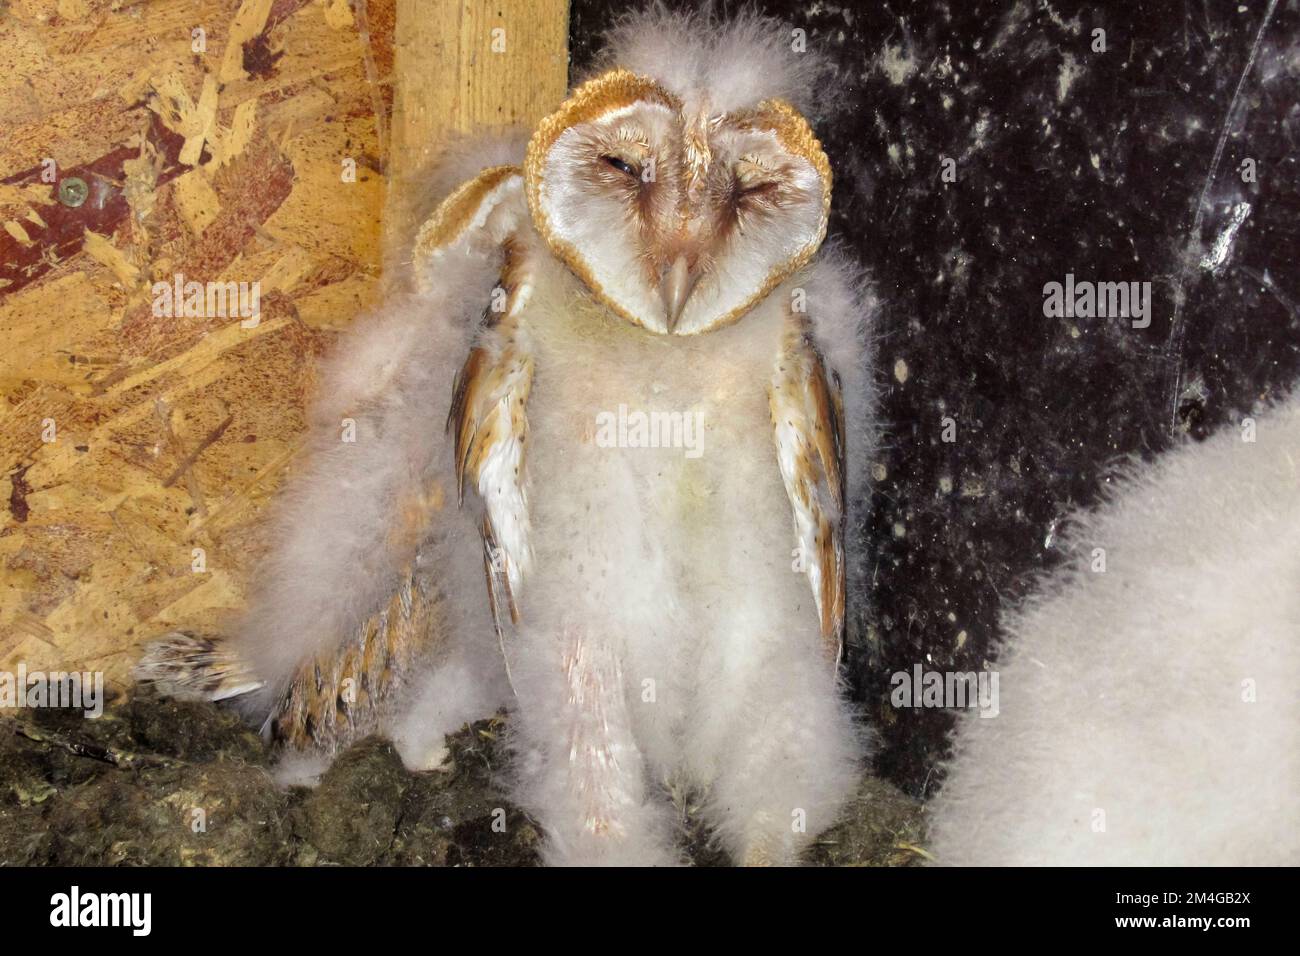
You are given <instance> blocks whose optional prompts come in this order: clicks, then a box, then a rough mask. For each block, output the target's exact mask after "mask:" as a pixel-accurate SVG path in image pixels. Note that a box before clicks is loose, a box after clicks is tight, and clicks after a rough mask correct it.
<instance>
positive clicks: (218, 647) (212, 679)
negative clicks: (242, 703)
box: [132, 631, 263, 701]
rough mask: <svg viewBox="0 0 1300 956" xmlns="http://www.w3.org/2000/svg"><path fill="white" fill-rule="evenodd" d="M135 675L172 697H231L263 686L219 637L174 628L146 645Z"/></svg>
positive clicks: (227, 698)
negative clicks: (174, 629)
mask: <svg viewBox="0 0 1300 956" xmlns="http://www.w3.org/2000/svg"><path fill="white" fill-rule="evenodd" d="M132 674H133V676H134V677H135V679H136V680H137V681H139V682H140V683H142V684H150V685H152V686H154V687H156V688H157V689H158V690H159V691H161V692H162V693H163V694H165V695H166V696H168V697H178V698H181V699H185V700H211V701H219V700H230V699H232V698H236V697H242V696H244V695H245V694H250V693H252V692H253V691H256V690H260V689H261V688H262V687H263V682H262V681H261V680H259V679H258V678H257V676H256V675H255V674H254V673H253V668H252V665H251V664H249V662H248V661H246V660H244V658H243V657H241V656H240V655H239V654H238V653H236V652H235V651H233V650H232V649H231V648H230V646H229V645H228V644H227V643H226V642H224V641H221V640H219V639H217V638H211V637H203V636H201V635H197V634H191V633H188V632H186V631H173V632H172V633H170V634H168V635H166V636H165V637H163V638H161V639H160V640H157V641H155V642H153V643H152V644H150V645H149V646H148V647H146V648H145V652H144V656H143V657H141V658H140V661H139V663H137V664H136V665H135V668H134V670H133V671H132Z"/></svg>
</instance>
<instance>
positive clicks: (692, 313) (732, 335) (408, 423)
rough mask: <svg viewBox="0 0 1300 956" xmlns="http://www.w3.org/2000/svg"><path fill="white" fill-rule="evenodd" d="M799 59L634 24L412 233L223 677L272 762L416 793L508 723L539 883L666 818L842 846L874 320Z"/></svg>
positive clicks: (365, 327) (735, 833) (777, 45)
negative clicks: (842, 246) (483, 727)
mask: <svg viewBox="0 0 1300 956" xmlns="http://www.w3.org/2000/svg"><path fill="white" fill-rule="evenodd" d="M790 38H791V34H790V31H789V30H787V29H784V28H783V27H782V26H781V25H780V24H778V23H776V22H773V21H769V20H766V19H762V18H747V19H743V20H740V21H733V22H731V23H724V24H719V23H714V22H710V21H706V20H704V19H700V18H696V17H683V16H674V15H667V14H664V13H662V12H655V13H651V14H648V15H643V16H641V17H638V18H636V19H632V20H628V21H624V22H623V23H622V24H621V25H620V26H619V27H617V28H616V29H615V31H614V32H613V34H612V36H611V37H610V42H609V47H608V51H607V55H606V62H605V66H606V68H605V69H604V70H603V71H601V72H599V73H598V74H597V75H595V76H593V77H592V78H591V79H589V80H587V81H586V82H584V83H582V84H581V85H579V86H578V87H577V88H576V89H574V91H573V93H572V95H571V96H570V98H569V99H568V100H567V101H566V102H565V103H564V104H563V105H562V106H561V107H560V108H559V109H558V110H557V111H556V112H554V113H553V114H552V115H550V116H549V117H547V118H546V119H545V120H543V121H542V122H541V124H540V125H539V126H538V127H537V129H536V130H535V131H534V132H533V134H532V136H531V138H530V139H529V141H528V143H527V146H526V148H525V149H524V150H523V151H522V154H520V153H514V154H510V155H507V156H505V157H499V156H487V155H481V156H478V157H476V159H477V161H478V162H477V165H479V166H481V167H482V168H480V169H477V170H475V171H474V173H473V174H472V175H470V176H469V177H468V178H467V180H466V181H465V182H464V183H463V184H462V185H460V186H459V187H458V188H456V189H455V190H454V191H452V192H451V194H450V195H449V196H447V197H446V198H445V199H444V200H443V202H442V203H441V205H440V206H438V208H437V210H436V211H435V212H434V214H433V215H432V216H431V217H430V218H429V219H428V220H427V221H426V222H425V224H424V226H423V228H422V229H421V230H420V233H419V237H418V239H417V241H416V243H415V248H414V251H413V254H412V256H411V265H412V274H413V280H414V287H415V288H414V291H412V292H411V293H410V294H409V295H407V296H405V297H404V298H401V299H399V300H395V301H393V302H391V303H390V304H389V305H388V306H387V307H386V308H385V309H384V310H383V312H382V313H381V314H380V315H379V316H377V317H375V318H374V319H372V320H370V321H368V322H365V323H363V324H361V325H359V327H357V328H356V329H355V330H354V331H353V332H351V333H350V335H349V337H348V338H347V340H346V341H345V342H343V343H342V345H341V347H340V350H339V352H338V355H337V357H336V359H335V360H334V364H333V366H332V369H331V371H330V372H329V377H328V379H327V387H326V389H325V394H324V397H323V398H322V399H321V401H320V402H319V404H318V406H317V408H316V410H315V428H314V431H313V434H312V437H311V438H310V448H309V450H308V451H309V455H308V465H307V468H306V470H305V471H304V472H303V473H301V474H299V475H297V476H296V477H295V478H294V479H293V480H292V482H291V484H290V488H289V490H288V491H287V493H286V496H285V499H284V502H283V504H282V505H281V508H280V513H279V517H278V519H277V521H278V524H277V525H276V527H277V530H278V543H277V544H276V545H275V547H274V549H273V551H272V553H271V555H270V557H269V558H268V560H267V564H266V566H265V568H264V569H263V572H262V573H261V574H260V575H259V578H258V582H257V586H258V593H257V594H256V595H255V597H254V600H253V602H252V605H251V608H250V611H249V612H248V615H247V618H246V620H245V622H244V626H243V629H242V634H241V642H240V644H238V645H237V649H238V651H239V653H240V654H241V655H243V656H244V657H246V658H247V659H248V661H249V663H250V666H251V668H252V670H253V672H254V673H255V674H256V675H257V682H258V683H259V684H260V685H261V686H260V688H259V689H258V690H257V691H256V692H255V693H253V694H245V695H244V696H245V698H246V699H247V701H248V702H247V703H246V704H245V706H246V707H248V709H249V710H250V712H252V713H255V714H257V715H258V716H259V717H262V718H264V720H265V727H266V729H267V732H268V733H269V734H271V735H272V736H273V737H275V738H277V739H279V740H281V741H283V743H284V744H285V745H286V746H287V747H289V748H291V749H298V750H305V751H309V752H310V751H316V752H324V753H330V752H332V751H333V750H334V749H335V748H337V747H339V746H340V745H342V744H345V743H347V742H348V741H349V740H351V739H354V738H355V737H356V736H357V735H358V734H361V733H364V732H368V731H370V730H372V729H375V728H378V729H381V730H386V731H387V732H389V733H391V734H392V735H394V737H395V738H396V739H397V741H398V742H399V745H400V746H401V748H402V750H403V753H404V756H406V758H407V759H408V760H409V761H413V762H416V763H420V762H422V761H423V760H424V758H425V757H427V755H428V754H429V753H432V752H435V751H436V750H437V748H438V747H439V746H441V744H442V739H443V735H444V734H445V733H446V732H448V731H450V730H453V729H455V728H456V727H457V726H459V725H460V724H461V723H462V722H463V721H465V720H467V719H473V718H476V717H479V716H482V715H483V714H485V713H489V712H491V710H492V709H493V708H495V707H497V706H505V707H506V708H507V709H509V710H510V711H511V727H512V734H513V753H514V761H513V766H512V768H511V771H510V773H511V781H512V785H513V788H514V791H513V792H514V795H515V797H516V798H517V799H518V800H519V802H520V803H521V804H522V805H523V806H524V807H526V808H527V809H528V810H529V811H530V812H531V813H532V814H533V816H534V818H535V819H536V820H537V821H538V822H539V823H540V824H541V825H542V827H543V828H544V830H545V832H546V842H545V850H544V857H545V859H546V860H547V861H548V862H551V863H637V864H669V863H675V862H678V861H679V860H680V851H679V849H678V848H677V845H676V841H675V838H674V837H675V833H674V831H675V827H676V825H675V820H674V814H673V812H672V808H671V805H670V803H669V802H668V801H667V800H666V798H665V793H666V792H667V791H668V790H669V789H670V788H671V789H675V790H680V789H682V788H689V789H691V790H693V791H694V792H696V793H698V794H699V795H700V799H701V801H702V806H703V814H704V816H705V819H706V821H707V822H708V823H709V824H710V825H711V826H712V827H713V829H714V831H715V832H716V834H717V837H718V839H719V840H720V842H721V844H722V845H723V846H724V847H725V848H726V849H727V850H728V851H729V853H730V854H731V856H732V857H733V859H734V860H736V861H737V862H744V863H774V864H779V863H790V862H794V861H796V860H798V858H799V855H800V852H801V850H802V849H803V848H804V847H806V846H807V845H808V843H809V842H810V841H811V840H812V839H813V837H814V836H815V835H816V834H817V833H818V832H819V831H820V830H822V829H824V828H826V827H828V826H829V825H831V824H832V823H833V822H834V821H835V818H836V815H837V813H838V811H839V809H840V808H841V806H842V804H843V803H844V801H845V799H846V797H847V796H848V795H849V793H850V792H851V790H852V789H853V787H854V785H855V781H856V776H857V767H858V761H859V760H860V758H861V756H862V752H861V751H862V748H861V741H860V739H859V735H858V733H857V732H856V731H855V727H854V723H853V721H852V719H851V714H850V711H849V707H848V705H847V704H846V702H845V701H844V699H843V697H842V693H841V687H840V686H839V684H838V682H837V662H838V658H839V654H840V649H841V641H842V635H843V630H844V620H845V603H846V597H847V594H846V592H847V589H848V585H847V582H848V581H849V580H851V579H852V574H851V571H850V567H849V565H850V563H851V562H850V559H849V556H848V555H847V554H846V548H847V537H846V533H847V530H848V528H850V527H852V523H853V514H852V509H854V508H856V507H860V506H861V504H862V503H863V501H864V499H865V496H866V488H865V484H866V482H865V468H864V463H865V460H866V457H867V455H868V454H869V452H870V448H871V441H872V435H873V429H872V418H873V406H872V393H871V387H870V378H869V374H868V363H867V359H866V355H865V336H866V332H867V324H868V312H869V310H868V300H867V298H866V295H865V293H864V291H863V287H862V283H861V282H860V280H859V278H858V273H857V271H856V270H855V269H854V268H853V267H852V265H851V264H849V263H847V262H845V261H843V260H842V259H841V258H839V257H834V256H831V255H828V254H826V253H823V254H822V255H821V256H820V257H818V258H814V257H815V256H817V253H818V249H819V247H820V246H821V244H822V240H823V238H824V236H825V232H826V225H827V216H828V212H829V206H830V196H831V172H830V168H829V164H828V162H827V159H826V156H825V154H824V153H823V151H822V148H821V145H820V144H819V143H818V141H817V139H816V138H815V136H814V135H813V132H812V130H811V128H810V127H809V124H808V122H807V121H806V120H805V119H804V117H803V116H802V115H801V114H800V112H799V111H798V109H797V107H796V105H795V104H797V103H799V102H800V101H806V100H807V99H808V98H809V97H810V96H811V95H812V93H813V89H812V84H813V76H814V73H815V71H814V70H813V68H812V63H811V61H810V60H809V59H808V58H809V57H810V56H811V55H810V54H799V53H795V52H793V51H792V50H791V44H790ZM444 424H445V428H444ZM348 428H351V438H352V439H353V440H340V434H341V433H342V432H341V430H343V432H346V430H347V429H348ZM345 437H346V436H345ZM200 650H201V651H202V652H203V653H204V654H206V655H207V659H208V661H209V662H211V660H213V659H214V651H213V649H212V648H210V647H208V648H201V649H200ZM171 653H172V659H173V660H175V659H176V657H177V656H178V655H177V650H176V648H175V647H173V648H172V651H171ZM163 656H164V657H165V655H163ZM165 667H166V664H165V663H160V661H159V660H158V659H155V660H153V661H151V662H150V664H149V665H148V666H147V667H146V668H145V670H146V672H148V673H151V674H152V675H153V676H157V675H158V674H159V673H160V669H165ZM150 668H152V669H151V670H150ZM207 674H208V678H210V682H211V686H212V687H213V688H218V687H219V685H223V680H224V681H225V682H226V683H229V681H230V680H232V679H235V678H231V677H230V675H222V674H216V675H213V674H212V671H211V669H209V670H208V671H207ZM244 678H245V674H244V672H243V671H242V670H241V671H240V672H239V674H238V680H239V681H242V680H244ZM201 679H202V678H200V680H201ZM236 689H238V690H241V691H242V690H246V689H247V683H246V682H245V683H238V687H237V688H236ZM217 692H220V691H219V690H218V691H217Z"/></svg>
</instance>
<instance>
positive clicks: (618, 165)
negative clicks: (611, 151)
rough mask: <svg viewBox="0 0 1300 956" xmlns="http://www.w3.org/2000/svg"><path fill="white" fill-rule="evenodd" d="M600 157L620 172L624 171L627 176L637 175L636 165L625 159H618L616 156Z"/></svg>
mask: <svg viewBox="0 0 1300 956" xmlns="http://www.w3.org/2000/svg"><path fill="white" fill-rule="evenodd" d="M600 158H601V159H603V160H604V161H605V162H607V163H608V164H609V165H611V166H613V167H614V168H615V169H617V170H618V171H619V172H620V173H626V174H627V175H628V176H636V175H638V173H637V171H636V167H635V166H633V165H632V164H631V163H629V162H628V161H627V160H625V159H620V158H619V157H618V156H602V157H600Z"/></svg>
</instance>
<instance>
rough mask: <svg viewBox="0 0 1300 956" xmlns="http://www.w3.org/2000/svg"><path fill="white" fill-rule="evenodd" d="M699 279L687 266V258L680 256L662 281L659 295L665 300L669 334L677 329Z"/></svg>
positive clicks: (665, 315) (665, 314)
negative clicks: (678, 321) (687, 301)
mask: <svg viewBox="0 0 1300 956" xmlns="http://www.w3.org/2000/svg"><path fill="white" fill-rule="evenodd" d="M698 278H699V276H698V275H696V274H695V273H693V272H692V271H691V268H690V266H689V265H688V264H687V261H686V256H685V255H679V256H678V257H677V258H676V259H674V260H673V264H672V266H671V267H670V268H669V270H668V271H667V272H665V273H664V277H663V279H661V280H660V282H659V295H660V296H661V297H662V298H663V300H664V318H665V320H666V322H667V325H668V331H669V332H672V331H673V330H674V329H675V328H676V327H677V320H678V319H679V318H681V315H682V310H683V309H684V308H686V300H687V299H689V298H690V297H691V292H692V291H693V290H694V288H695V281H696V280H697V279H698Z"/></svg>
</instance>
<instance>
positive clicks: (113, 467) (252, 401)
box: [0, 0, 567, 686]
mask: <svg viewBox="0 0 1300 956" xmlns="http://www.w3.org/2000/svg"><path fill="white" fill-rule="evenodd" d="M539 3H540V4H541V7H543V8H545V9H544V10H543V11H542V13H541V14H539V13H538V12H537V9H538V4H539ZM399 7H400V8H402V10H401V16H400V17H399ZM566 20H567V8H566V5H565V4H563V3H555V2H553V0H544V2H543V0H507V2H500V3H493V4H488V3H482V2H480V0H468V2H464V3H459V4H457V3H453V2H451V0H242V2H241V0H134V2H133V0H8V2H5V0H0V63H4V64H5V65H6V70H5V71H4V73H3V75H0V227H3V229H2V231H0V398H3V401H2V402H0V671H9V672H13V671H15V670H16V669H17V667H18V665H19V663H23V664H25V665H26V667H27V668H28V670H29V671H30V670H36V669H49V670H55V669H57V670H72V669H78V670H97V671H103V672H104V673H105V675H106V678H107V680H108V682H109V683H110V685H118V686H121V685H123V684H124V683H125V682H126V681H127V680H128V674H129V669H130V666H131V664H132V663H133V662H134V660H135V658H136V656H137V654H138V652H139V644H140V643H142V642H144V641H146V640H148V639H150V638H152V637H155V636H157V635H159V634H161V633H163V632H165V631H167V630H169V629H173V628H193V629H197V630H203V631H209V632H220V631H221V629H222V628H223V626H226V625H228V623H229V621H230V616H231V613H232V612H235V611H237V610H238V609H239V608H240V607H241V606H242V603H243V598H244V588H245V584H246V582H247V580H248V576H249V574H250V573H251V571H252V569H253V567H254V566H255V562H256V559H257V556H258V555H259V554H260V553H261V550H262V549H263V548H264V547H265V544H266V542H265V540H264V536H263V535H262V534H261V533H260V523H259V517H260V516H261V515H262V514H263V512H264V509H265V507H266V505H267V503H268V501H269V499H270V497H271V496H272V494H273V493H274V491H275V490H276V488H277V487H278V486H279V485H280V483H281V482H282V481H283V480H284V479H285V477H286V475H287V474H288V473H289V472H291V470H292V469H293V468H294V467H296V466H297V465H298V464H299V462H298V461H297V460H296V458H295V453H296V451H297V450H298V448H299V447H300V445H301V432H302V428H303V424H304V418H303V407H304V403H305V401H306V400H307V399H308V397H309V396H310V394H311V388H312V377H311V373H310V370H311V368H312V364H313V361H314V359H315V358H316V357H317V356H318V355H319V354H320V353H321V352H322V351H324V350H325V349H326V348H328V346H329V344H330V342H331V341H332V339H333V338H334V337H335V336H336V335H337V333H338V331H339V330H340V329H342V328H343V327H345V326H346V325H347V323H348V322H349V321H350V320H351V319H352V318H353V317H354V316H356V315H357V314H358V313H359V312H361V311H363V310H364V309H365V308H366V307H367V306H370V305H372V304H374V302H375V300H376V298H377V295H378V282H379V277H380V269H381V261H380V236H381V219H382V211H383V208H384V201H385V196H384V193H385V180H386V174H387V173H388V172H389V171H390V170H389V167H390V166H391V165H392V164H390V163H389V162H388V157H389V155H390V141H391V140H392V139H393V138H394V137H392V136H390V134H389V130H390V129H391V128H392V127H393V125H394V124H393V122H392V118H393V103H394V99H395V93H394V88H395V86H397V87H399V88H400V87H402V86H403V84H401V83H395V76H396V75H397V73H398V70H397V69H396V68H395V66H394V61H395V59H398V58H400V59H402V60H403V61H404V62H405V66H403V67H402V69H403V70H416V71H420V75H419V76H418V77H417V78H416V79H415V80H413V81H412V84H413V85H412V89H416V90H420V91H423V92H422V94H421V95H422V96H424V97H441V99H439V100H438V101H437V102H436V104H435V105H434V106H432V107H426V106H425V105H424V100H422V99H417V100H407V101H406V102H407V103H408V106H407V107H406V108H405V109H402V108H399V109H398V122H397V124H396V127H397V129H396V138H397V139H398V141H399V142H403V143H405V144H407V146H406V148H405V151H404V153H403V154H402V155H403V156H407V155H409V156H412V157H423V156H424V155H425V154H427V152H428V151H429V149H431V148H434V146H435V145H436V142H437V140H438V139H439V136H440V130H441V129H442V128H444V127H448V126H450V127H454V128H462V129H464V128H470V127H471V126H473V125H475V124H478V123H483V122H509V121H512V120H523V121H533V120H535V119H536V118H538V117H539V116H540V115H541V114H542V113H543V112H544V111H545V110H546V109H549V108H550V107H552V106H553V105H554V104H555V102H558V100H559V99H560V98H562V95H563V90H564V84H565V69H566V64H567V57H566V55H565V54H564V49H565V46H564V37H565V34H566V29H565V21H566ZM399 24H400V25H399ZM502 25H504V26H505V28H506V29H507V37H508V39H513V40H516V41H521V42H517V43H516V44H514V45H513V47H511V48H510V54H511V56H510V57H509V58H508V59H515V58H516V57H519V56H527V57H530V58H534V59H535V58H537V56H538V55H539V54H538V50H539V47H538V46H537V43H535V42H533V39H535V38H536V37H537V36H539V35H542V36H544V37H545V38H546V39H545V43H544V44H543V45H544V46H545V47H546V49H547V50H549V54H548V56H547V57H545V58H544V59H545V62H544V63H542V64H540V65H539V64H537V63H534V64H533V66H532V68H531V69H521V68H520V67H519V65H518V63H513V64H510V65H506V64H507V60H506V59H502V58H496V59H487V58H485V57H484V56H482V53H483V52H484V51H485V50H486V49H487V43H488V42H489V36H490V30H491V29H492V28H493V27H494V26H502ZM197 30H201V31H202V33H201V34H199V33H197V32H196V31H197ZM557 38H558V41H557ZM557 42H558V51H559V53H558V59H557V54H556V49H557ZM530 44H531V45H530ZM399 50H400V51H401V53H400V57H399V55H398V53H397V51H399ZM447 70H452V71H454V72H452V73H449V74H447V75H449V76H454V77H456V81H455V83H454V84H448V83H445V82H441V81H439V80H438V78H437V76H436V75H430V74H431V71H447ZM485 71H486V76H487V79H488V80H489V82H485V81H484V75H485ZM493 71H495V72H493ZM503 71H504V72H503ZM507 74H509V75H513V76H514V77H515V79H513V80H511V79H509V78H508V77H507V79H506V80H502V79H501V77H502V76H505V75H507ZM485 89H486V90H495V91H496V92H495V93H492V94H490V95H489V94H485V93H484V92H483V91H484V90H485ZM539 89H540V91H539ZM412 103H414V104H416V107H417V108H412V106H411V105H409V104H412ZM412 144H414V145H412ZM48 159H53V161H54V164H55V167H54V168H55V169H56V176H55V178H56V181H55V182H46V181H44V179H43V177H42V172H43V170H44V169H45V168H47V165H48V164H47V162H46V161H47V160H48ZM347 160H350V161H352V162H354V163H355V181H349V179H350V177H348V176H347V175H345V161H347ZM404 161H405V160H404V159H402V157H399V162H398V163H397V165H398V166H401V165H402V162H404ZM412 161H414V160H412ZM71 177H76V178H79V179H82V180H83V181H84V182H86V183H87V186H88V190H87V191H88V193H89V195H88V197H87V199H86V201H85V202H84V203H83V204H82V205H80V206H71V207H70V206H68V205H66V204H65V203H64V202H61V201H60V199H59V188H58V182H61V181H63V180H65V179H68V178H71ZM46 178H49V177H48V176H47V177H46ZM74 198H75V197H74ZM177 274H180V275H183V277H184V280H185V281H191V280H192V281H197V282H205V283H206V282H218V281H219V282H237V283H238V282H246V283H252V282H258V283H260V286H259V287H260V294H261V303H260V305H261V309H260V316H259V318H258V320H257V322H256V324H255V325H254V324H252V323H249V322H241V321H240V319H239V317H237V316H236V317H233V318H230V317H220V316H212V317H184V316H180V317H168V316H165V315H162V316H159V315H156V314H155V308H154V303H155V293H154V288H153V284H154V283H155V282H160V281H161V282H168V283H172V282H174V280H175V277H176V276H177ZM303 624H304V626H310V622H309V621H304V622H303Z"/></svg>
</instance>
